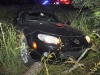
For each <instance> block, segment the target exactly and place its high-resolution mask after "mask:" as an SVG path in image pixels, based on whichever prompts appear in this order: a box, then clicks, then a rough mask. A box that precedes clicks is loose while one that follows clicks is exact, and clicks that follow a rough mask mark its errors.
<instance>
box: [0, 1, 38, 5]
mask: <svg viewBox="0 0 100 75" xmlns="http://www.w3.org/2000/svg"><path fill="white" fill-rule="evenodd" d="M37 3H39V0H0V5H29V4H33V5H34V4H37Z"/></svg>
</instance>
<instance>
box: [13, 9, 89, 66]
mask: <svg viewBox="0 0 100 75" xmlns="http://www.w3.org/2000/svg"><path fill="white" fill-rule="evenodd" d="M14 26H16V27H17V28H18V29H19V30H20V32H21V34H20V35H21V36H20V39H21V44H20V46H21V49H20V50H21V59H22V61H23V63H24V64H25V65H26V66H30V65H31V64H34V62H36V61H40V60H41V58H42V57H45V58H47V57H48V56H49V55H50V54H51V61H52V60H54V59H56V58H58V59H61V60H63V59H68V58H69V57H73V58H75V59H77V58H78V57H80V56H81V55H82V53H83V52H84V51H85V49H86V48H88V47H90V46H91V39H90V37H89V36H87V35H85V34H84V33H83V32H82V31H80V30H78V29H76V28H74V27H72V26H70V25H68V24H67V23H63V22H61V21H60V19H59V18H58V17H57V16H56V15H55V14H53V13H51V12H48V11H41V10H37V11H31V10H30V11H22V12H20V13H19V14H18V16H17V17H16V19H15V20H14ZM52 53H54V54H55V55H53V54H52Z"/></svg>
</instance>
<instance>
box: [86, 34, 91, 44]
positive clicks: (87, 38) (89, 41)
mask: <svg viewBox="0 0 100 75" xmlns="http://www.w3.org/2000/svg"><path fill="white" fill-rule="evenodd" d="M85 39H86V40H87V42H88V43H91V39H90V37H89V36H87V35H86V36H85Z"/></svg>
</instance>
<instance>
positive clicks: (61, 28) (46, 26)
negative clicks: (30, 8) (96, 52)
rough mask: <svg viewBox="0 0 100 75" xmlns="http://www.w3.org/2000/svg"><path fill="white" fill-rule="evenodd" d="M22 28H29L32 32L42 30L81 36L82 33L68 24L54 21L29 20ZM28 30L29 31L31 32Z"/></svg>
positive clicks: (49, 32) (43, 31)
mask: <svg viewBox="0 0 100 75" xmlns="http://www.w3.org/2000/svg"><path fill="white" fill-rule="evenodd" d="M21 27H22V28H29V30H30V31H31V32H32V33H33V32H37V31H38V32H42V33H46V34H54V35H61V36H81V35H83V33H82V32H81V31H80V30H78V29H76V28H73V27H71V26H69V25H65V24H62V23H55V22H30V23H23V25H21ZM31 32H30V33H31Z"/></svg>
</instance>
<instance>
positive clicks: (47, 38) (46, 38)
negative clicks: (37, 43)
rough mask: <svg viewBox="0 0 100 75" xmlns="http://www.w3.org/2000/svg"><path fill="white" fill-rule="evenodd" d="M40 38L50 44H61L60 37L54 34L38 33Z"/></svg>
mask: <svg viewBox="0 0 100 75" xmlns="http://www.w3.org/2000/svg"><path fill="white" fill-rule="evenodd" d="M38 38H39V40H41V41H43V42H45V43H48V44H55V45H57V44H59V43H60V39H59V38H57V37H54V36H50V35H46V34H38Z"/></svg>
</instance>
